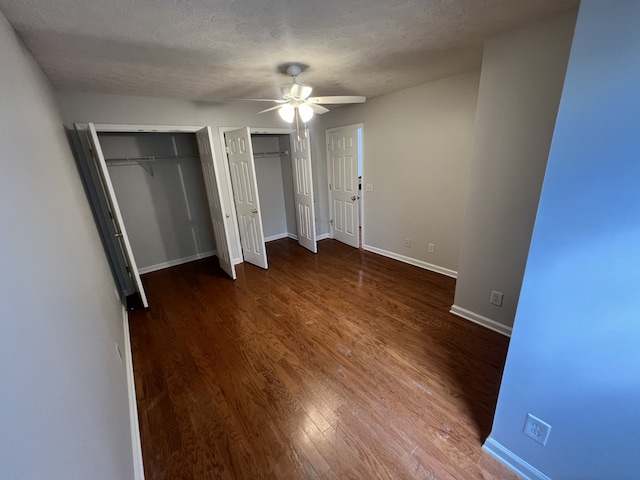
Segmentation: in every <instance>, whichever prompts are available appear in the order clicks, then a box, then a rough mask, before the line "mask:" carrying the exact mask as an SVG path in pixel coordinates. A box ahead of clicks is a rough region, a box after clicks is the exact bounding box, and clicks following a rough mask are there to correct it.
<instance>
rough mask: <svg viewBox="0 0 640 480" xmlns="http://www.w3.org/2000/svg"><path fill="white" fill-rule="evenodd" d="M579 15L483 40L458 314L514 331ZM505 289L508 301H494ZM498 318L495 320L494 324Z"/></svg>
mask: <svg viewBox="0 0 640 480" xmlns="http://www.w3.org/2000/svg"><path fill="white" fill-rule="evenodd" d="M574 25H575V14H571V15H565V16H562V17H558V18H555V19H552V20H545V21H542V22H537V23H535V24H533V25H530V26H529V27H526V28H522V29H518V30H515V31H512V32H509V33H505V34H503V35H500V36H499V37H496V38H494V39H492V40H489V41H487V42H486V44H485V48H484V57H483V61H482V74H481V77H480V92H479V97H478V111H477V117H476V134H475V142H474V147H473V164H472V167H471V183H470V186H469V198H468V205H467V208H466V215H465V220H464V230H463V233H462V242H461V244H460V260H459V265H458V281H457V283H456V294H455V304H454V306H453V307H452V311H453V312H454V313H462V315H464V316H467V317H470V318H472V319H475V320H478V321H480V322H483V323H485V324H489V325H494V326H495V328H496V329H497V330H499V331H502V332H505V333H506V332H509V331H510V330H511V325H512V324H513V317H514V315H515V310H516V305H517V304H518V295H519V292H520V285H521V282H522V275H523V273H524V265H525V260H526V257H527V251H528V249H529V242H530V240H531V232H532V230H533V222H534V218H535V212H536V207H537V205H538V199H539V197H540V188H541V186H542V179H543V177H544V170H545V165H546V163H547V156H548V153H549V146H550V145H551V136H552V133H553V127H554V122H555V118H556V113H557V110H558V103H559V101H560V92H561V90H562V83H563V79H564V74H565V71H566V65H567V59H568V56H569V48H570V46H571V38H572V34H573V27H574ZM492 290H497V291H499V292H502V293H504V300H503V305H502V307H497V306H494V305H491V304H490V303H489V299H490V296H491V291H492ZM493 322H495V323H493Z"/></svg>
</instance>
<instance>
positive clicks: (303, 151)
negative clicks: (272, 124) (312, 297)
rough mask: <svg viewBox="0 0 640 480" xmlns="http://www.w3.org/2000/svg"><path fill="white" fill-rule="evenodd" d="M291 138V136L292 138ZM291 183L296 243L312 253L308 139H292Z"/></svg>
mask: <svg viewBox="0 0 640 480" xmlns="http://www.w3.org/2000/svg"><path fill="white" fill-rule="evenodd" d="M292 137H293V136H292ZM292 140H293V183H294V191H293V196H294V201H295V209H296V225H297V229H298V243H299V244H300V245H301V246H303V247H304V248H306V249H308V250H311V251H312V252H313V253H317V251H318V243H317V242H316V219H315V211H314V205H313V202H314V200H313V178H312V175H311V153H310V148H309V137H308V136H306V137H304V138H302V137H293V138H292Z"/></svg>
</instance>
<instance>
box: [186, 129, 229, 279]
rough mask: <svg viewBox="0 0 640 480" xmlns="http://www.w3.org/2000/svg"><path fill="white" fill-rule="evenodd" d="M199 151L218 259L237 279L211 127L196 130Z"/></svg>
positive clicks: (222, 266)
mask: <svg viewBox="0 0 640 480" xmlns="http://www.w3.org/2000/svg"><path fill="white" fill-rule="evenodd" d="M196 138H197V140H198V151H199V153H200V162H201V164H202V174H203V175H204V185H205V189H206V191H207V200H208V203H209V211H210V212H211V223H212V224H213V236H214V237H215V239H216V249H217V251H218V261H219V262H220V267H221V268H222V269H223V270H224V271H225V272H226V273H227V275H229V276H230V277H231V278H232V279H234V280H235V279H236V268H235V266H234V265H233V261H232V260H231V253H230V252H231V240H230V238H229V227H228V225H227V222H229V221H231V218H230V217H231V215H230V214H229V212H225V211H224V208H223V206H222V199H221V198H220V174H219V172H218V167H217V165H216V162H215V159H214V158H213V142H212V138H213V137H212V135H211V128H210V127H205V128H203V129H202V130H199V131H198V132H196Z"/></svg>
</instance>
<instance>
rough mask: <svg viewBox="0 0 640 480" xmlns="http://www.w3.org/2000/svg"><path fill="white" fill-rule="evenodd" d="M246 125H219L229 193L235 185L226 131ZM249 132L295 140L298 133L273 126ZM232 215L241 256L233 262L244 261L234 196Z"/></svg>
mask: <svg viewBox="0 0 640 480" xmlns="http://www.w3.org/2000/svg"><path fill="white" fill-rule="evenodd" d="M245 127H246V125H245V126H241V127H218V135H219V137H220V148H221V150H222V158H224V159H225V161H224V162H222V163H223V164H224V174H225V177H226V182H227V188H228V189H229V193H232V192H233V187H232V186H231V171H230V170H229V157H227V152H226V151H225V148H224V147H225V145H226V143H225V139H224V134H225V133H226V132H230V131H232V130H238V129H240V128H245ZM249 133H250V134H251V135H253V134H263V135H289V136H290V137H291V140H290V141H293V135H294V134H295V133H296V131H295V129H293V128H271V127H249ZM231 204H232V207H233V208H231V215H232V217H233V222H232V223H233V231H234V237H235V243H236V245H235V247H236V252H238V254H239V257H236V258H234V259H233V263H235V264H238V263H242V262H243V259H242V245H241V244H240V227H238V215H237V213H236V204H235V202H234V201H233V196H232V197H231Z"/></svg>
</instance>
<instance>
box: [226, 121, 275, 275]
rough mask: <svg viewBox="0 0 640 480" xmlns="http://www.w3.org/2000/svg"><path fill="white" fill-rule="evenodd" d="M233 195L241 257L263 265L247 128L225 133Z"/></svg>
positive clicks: (258, 208) (265, 251)
mask: <svg viewBox="0 0 640 480" xmlns="http://www.w3.org/2000/svg"><path fill="white" fill-rule="evenodd" d="M224 137H225V143H226V147H227V148H226V150H227V157H228V159H229V170H230V171H231V184H232V187H233V198H234V201H235V205H236V214H237V216H238V227H239V230H240V243H241V244H242V256H243V257H244V260H245V261H247V262H249V263H252V264H254V265H257V266H258V267H262V268H267V250H266V246H265V243H264V231H263V229H262V214H261V211H260V199H259V198H258V184H257V182H256V167H255V163H254V159H253V148H252V146H251V133H250V131H249V128H248V127H245V128H240V129H238V130H232V131H230V132H225V134H224Z"/></svg>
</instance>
